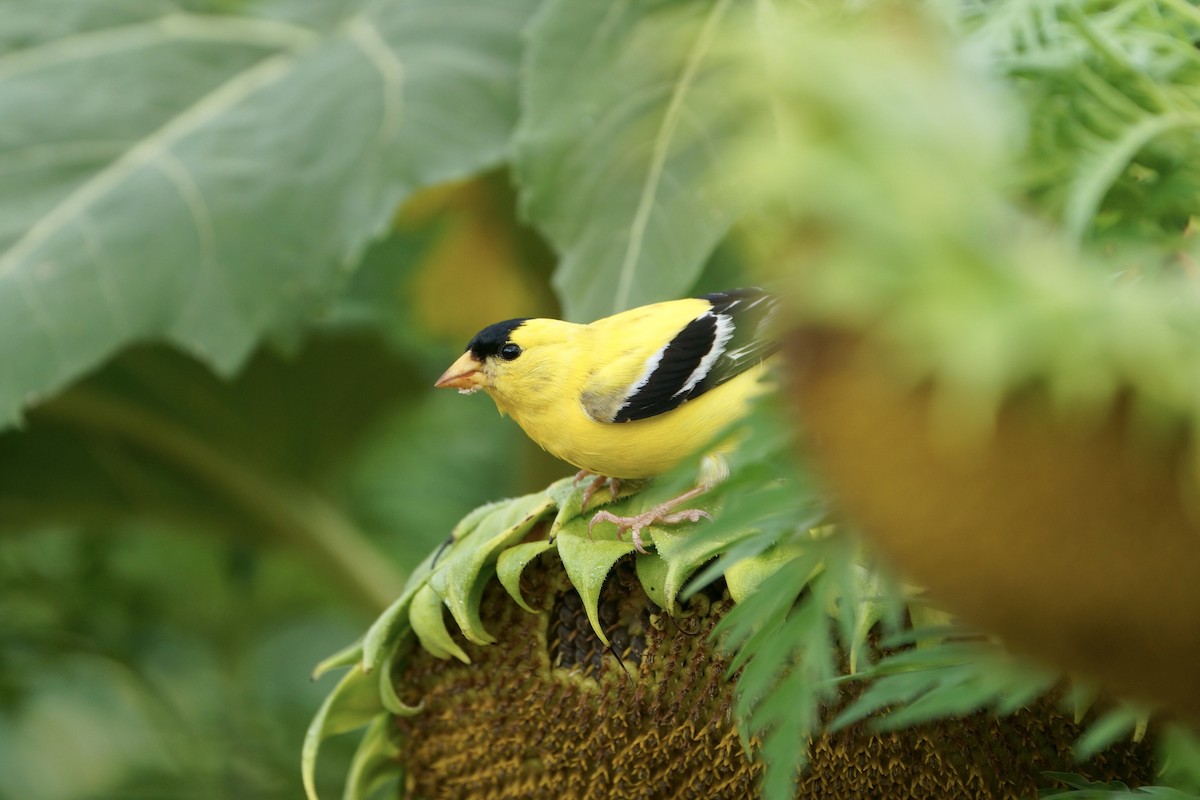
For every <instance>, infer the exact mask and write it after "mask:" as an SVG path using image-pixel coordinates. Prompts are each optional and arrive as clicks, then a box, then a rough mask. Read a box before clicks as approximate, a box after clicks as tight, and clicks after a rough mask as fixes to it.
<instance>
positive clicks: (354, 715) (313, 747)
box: [300, 667, 383, 800]
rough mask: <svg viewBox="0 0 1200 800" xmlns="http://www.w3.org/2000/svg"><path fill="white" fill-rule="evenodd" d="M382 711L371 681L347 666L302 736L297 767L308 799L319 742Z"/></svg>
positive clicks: (313, 798)
mask: <svg viewBox="0 0 1200 800" xmlns="http://www.w3.org/2000/svg"><path fill="white" fill-rule="evenodd" d="M382 711H383V706H381V705H380V703H379V692H378V691H377V687H376V683H375V681H374V680H372V679H371V678H370V676H368V675H367V673H365V672H363V671H362V670H361V669H359V668H358V667H351V668H350V670H349V671H348V672H347V673H346V674H345V675H343V676H342V679H341V680H340V681H338V685H337V686H336V687H334V690H333V691H332V692H330V693H329V696H328V697H326V698H325V702H323V703H322V704H321V708H320V709H319V710H318V711H317V713H316V716H314V717H313V720H312V722H311V723H310V724H309V726H308V732H307V733H305V735H304V747H303V749H302V751H301V755H300V764H301V767H300V769H301V774H302V776H303V778H304V791H305V793H306V794H307V795H308V798H309V800H317V789H316V781H315V778H314V775H315V771H316V766H317V756H318V754H319V752H320V749H321V742H323V741H324V740H325V739H327V738H329V737H330V736H336V735H338V734H339V733H346V732H347V731H352V730H354V729H355V728H361V727H362V726H364V725H366V724H367V723H369V722H371V721H372V720H373V719H375V717H377V716H378V715H379V714H380V712H382Z"/></svg>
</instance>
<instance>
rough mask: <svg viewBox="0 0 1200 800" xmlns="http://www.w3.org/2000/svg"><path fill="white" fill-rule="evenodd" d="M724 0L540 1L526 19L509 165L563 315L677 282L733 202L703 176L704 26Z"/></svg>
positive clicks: (679, 288) (593, 312) (712, 106)
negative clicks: (549, 255) (553, 259)
mask: <svg viewBox="0 0 1200 800" xmlns="http://www.w3.org/2000/svg"><path fill="white" fill-rule="evenodd" d="M731 5H732V3H731V2H729V0H707V1H706V2H698V3H697V2H653V3H633V4H630V3H618V4H612V3H593V2H588V0H551V2H548V3H545V4H544V6H543V8H542V10H541V11H540V12H539V13H538V15H537V16H536V17H535V19H534V22H533V24H532V25H531V26H530V28H529V31H528V40H529V48H528V51H527V53H526V57H525V61H524V73H525V77H524V82H523V86H522V101H523V106H524V108H523V113H522V116H521V123H520V126H519V128H518V132H517V138H516V142H515V148H516V153H515V171H516V178H517V183H518V186H519V189H520V193H521V204H522V211H523V212H524V214H525V216H526V217H527V218H528V219H529V220H531V221H532V222H534V223H535V224H536V225H537V226H538V227H539V228H541V229H542V230H543V231H545V233H546V235H547V237H548V238H549V239H550V241H551V242H552V243H553V244H554V245H555V246H556V248H557V249H558V251H559V253H560V254H561V256H562V260H561V262H560V264H559V268H558V271H557V272H556V273H555V277H554V283H555V286H556V288H557V289H558V291H559V296H560V297H561V298H562V301H563V307H564V311H565V313H566V316H567V317H568V318H569V319H573V320H579V321H590V320H592V319H595V318H597V317H601V316H605V315H608V314H611V313H613V312H615V311H620V310H623V309H626V308H629V307H631V306H636V305H640V304H643V303H646V302H650V301H655V300H668V299H673V298H675V297H678V296H680V295H681V294H684V293H685V292H686V291H687V290H688V288H689V287H690V286H691V285H692V283H693V282H694V281H695V280H696V277H697V276H698V275H699V274H700V269H701V267H702V265H703V263H704V261H705V259H706V258H707V257H708V256H709V254H710V253H711V251H712V249H713V248H714V246H715V245H716V244H717V242H718V241H719V240H720V239H721V237H722V236H724V234H725V232H726V230H727V229H728V228H729V225H730V223H731V222H732V220H733V217H734V214H735V213H736V211H737V209H736V207H735V206H734V205H733V204H731V203H730V202H729V197H728V196H727V195H722V194H719V193H717V191H715V188H714V187H713V186H712V185H711V183H710V182H709V181H708V180H707V178H708V175H709V173H710V172H711V171H712V168H713V166H714V159H715V158H717V157H719V152H720V147H719V145H720V142H721V140H722V136H723V131H722V126H723V125H724V124H726V121H727V120H726V117H725V115H727V114H728V113H729V111H730V97H729V96H728V95H725V94H723V93H722V92H721V91H720V90H719V89H717V88H715V86H714V81H713V80H712V74H713V73H714V71H715V66H716V63H717V58H716V55H715V51H714V47H713V45H714V39H715V38H716V37H717V34H718V32H719V31H720V30H721V29H722V25H723V23H724V22H725V20H726V18H727V12H728V11H729V8H730V6H731Z"/></svg>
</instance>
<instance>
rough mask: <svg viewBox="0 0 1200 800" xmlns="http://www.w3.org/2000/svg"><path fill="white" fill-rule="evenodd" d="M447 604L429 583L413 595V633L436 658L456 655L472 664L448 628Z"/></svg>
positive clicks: (409, 610)
mask: <svg viewBox="0 0 1200 800" xmlns="http://www.w3.org/2000/svg"><path fill="white" fill-rule="evenodd" d="M445 611H446V606H445V604H444V603H443V602H442V598H441V597H440V596H439V595H438V593H437V592H435V591H434V590H433V588H432V587H430V586H429V585H428V584H426V585H424V586H422V587H421V588H420V589H418V590H417V592H416V594H414V595H413V599H412V603H411V604H410V605H409V607H408V624H409V625H411V626H412V629H413V633H415V634H416V635H417V638H418V639H419V640H420V641H421V646H422V647H424V648H425V649H426V650H428V651H429V652H430V654H431V655H433V656H434V657H435V658H442V659H445V658H449V657H450V656H454V657H455V658H457V659H458V660H459V661H461V662H463V663H464V664H470V663H471V659H470V657H468V656H467V654H466V652H465V651H463V649H462V648H461V647H459V646H458V642H456V641H454V638H453V637H452V636H451V635H450V631H449V629H447V628H446V616H445Z"/></svg>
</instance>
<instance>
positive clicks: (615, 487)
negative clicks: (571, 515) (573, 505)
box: [574, 469, 621, 512]
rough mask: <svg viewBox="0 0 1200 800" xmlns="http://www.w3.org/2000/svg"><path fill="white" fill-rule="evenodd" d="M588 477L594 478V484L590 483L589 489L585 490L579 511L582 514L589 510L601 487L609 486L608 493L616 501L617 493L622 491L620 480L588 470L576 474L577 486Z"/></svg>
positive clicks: (575, 481)
mask: <svg viewBox="0 0 1200 800" xmlns="http://www.w3.org/2000/svg"><path fill="white" fill-rule="evenodd" d="M588 477H591V478H592V482H591V483H589V484H588V486H587V488H586V489H584V490H583V501H582V503H581V504H580V506H579V510H580V511H581V512H582V511H586V510H587V507H588V503H590V502H591V501H592V496H593V495H594V494H596V492H598V491H600V487H601V486H603V485H604V484H606V483H607V484H608V493H609V495H610V496H611V497H612V498H613V499H614V500H615V499H616V497H617V492H618V491H620V489H621V479H620V478H606V477H604V476H603V475H597V474H596V473H594V472H588V471H587V470H586V469H581V470H579V472H577V473H575V480H574V483H575V485H576V486H578V485H579V483H580V481H583V480H585V479H587V478H588Z"/></svg>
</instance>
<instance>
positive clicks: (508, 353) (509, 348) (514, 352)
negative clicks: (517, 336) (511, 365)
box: [500, 342, 521, 361]
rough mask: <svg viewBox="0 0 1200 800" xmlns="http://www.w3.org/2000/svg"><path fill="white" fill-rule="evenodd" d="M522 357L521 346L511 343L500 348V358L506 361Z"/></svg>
mask: <svg viewBox="0 0 1200 800" xmlns="http://www.w3.org/2000/svg"><path fill="white" fill-rule="evenodd" d="M519 355H521V346H520V345H516V344H513V343H512V342H509V343H508V344H506V345H504V347H501V348H500V357H501V358H503V359H504V360H505V361H512V360H513V359H515V358H516V357H517V356H519Z"/></svg>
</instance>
